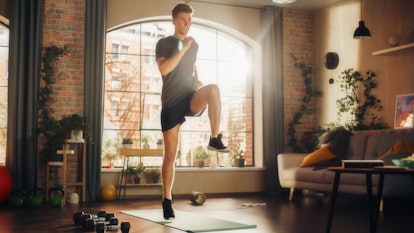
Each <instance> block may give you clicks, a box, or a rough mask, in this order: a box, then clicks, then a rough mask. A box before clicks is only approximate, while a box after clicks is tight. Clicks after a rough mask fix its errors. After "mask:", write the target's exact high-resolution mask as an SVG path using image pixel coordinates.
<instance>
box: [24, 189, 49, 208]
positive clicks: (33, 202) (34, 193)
mask: <svg viewBox="0 0 414 233" xmlns="http://www.w3.org/2000/svg"><path fill="white" fill-rule="evenodd" d="M26 199H27V203H28V204H29V205H30V206H32V207H40V206H42V205H43V203H44V200H45V194H44V191H43V189H41V188H32V189H31V190H29V192H28V196H27V197H26Z"/></svg>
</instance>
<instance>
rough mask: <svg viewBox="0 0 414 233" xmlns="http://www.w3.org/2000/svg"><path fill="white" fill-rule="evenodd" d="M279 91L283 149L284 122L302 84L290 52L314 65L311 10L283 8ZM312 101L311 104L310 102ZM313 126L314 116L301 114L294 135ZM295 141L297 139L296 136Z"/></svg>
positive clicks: (299, 99)
mask: <svg viewBox="0 0 414 233" xmlns="http://www.w3.org/2000/svg"><path fill="white" fill-rule="evenodd" d="M282 38H283V90H284V101H283V102H284V106H283V107H284V127H285V133H284V135H285V151H290V150H289V149H290V148H288V147H287V143H288V139H289V138H288V137H287V129H288V123H289V122H290V121H291V120H292V118H293V115H294V114H295V113H296V112H297V111H298V109H299V106H300V105H301V104H302V97H303V95H304V87H305V85H304V83H303V80H302V76H301V70H300V69H297V68H295V67H294V59H293V58H292V55H294V56H295V57H296V58H297V59H298V60H299V61H300V62H302V63H304V64H305V65H308V66H312V67H313V65H314V60H313V59H314V58H313V57H314V47H313V13H312V12H308V11H301V10H293V9H284V10H283V35H282ZM312 104H313V103H312ZM314 127H315V117H314V115H312V116H307V115H304V116H303V117H302V119H301V124H299V125H298V126H297V127H296V135H297V137H296V138H298V136H300V135H302V134H303V132H305V131H308V130H311V129H313V128H314ZM298 141H299V139H298Z"/></svg>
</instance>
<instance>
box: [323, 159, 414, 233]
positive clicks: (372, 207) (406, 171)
mask: <svg viewBox="0 0 414 233" xmlns="http://www.w3.org/2000/svg"><path fill="white" fill-rule="evenodd" d="M328 169H329V170H330V171H332V172H335V178H334V183H333V186H332V196H331V202H330V207H329V215H328V222H327V224H326V233H329V232H330V231H331V224H332V217H333V213H334V209H335V202H336V197H337V194H338V187H339V181H340V178H341V174H343V173H357V174H365V176H366V186H367V195H368V202H369V220H370V232H371V233H375V232H376V230H377V229H376V228H377V220H378V212H379V206H380V201H381V198H382V189H383V186H384V178H385V175H411V176H412V177H413V179H414V169H412V168H401V167H390V166H384V167H375V168H343V167H329V168H328ZM372 175H379V182H378V191H377V196H376V197H375V196H373V194H372ZM413 185H414V183H413Z"/></svg>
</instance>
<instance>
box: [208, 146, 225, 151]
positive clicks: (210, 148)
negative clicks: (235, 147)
mask: <svg viewBox="0 0 414 233" xmlns="http://www.w3.org/2000/svg"><path fill="white" fill-rule="evenodd" d="M207 149H209V150H212V151H217V152H220V153H229V152H230V150H229V149H228V148H225V149H217V148H215V147H212V146H208V147H207Z"/></svg>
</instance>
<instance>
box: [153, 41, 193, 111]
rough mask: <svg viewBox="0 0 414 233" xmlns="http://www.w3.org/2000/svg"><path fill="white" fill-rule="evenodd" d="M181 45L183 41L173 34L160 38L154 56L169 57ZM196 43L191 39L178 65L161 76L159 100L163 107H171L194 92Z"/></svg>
mask: <svg viewBox="0 0 414 233" xmlns="http://www.w3.org/2000/svg"><path fill="white" fill-rule="evenodd" d="M182 46H183V41H182V40H179V39H177V38H175V37H173V36H169V37H166V38H163V39H160V40H159V41H158V42H157V46H156V50H155V53H156V58H157V59H158V58H159V57H165V58H169V57H171V56H172V55H173V54H175V53H177V52H178V51H179V50H180V49H181V48H182ZM197 51H198V44H197V43H196V42H195V41H193V43H192V44H191V47H190V48H189V49H188V50H187V51H186V52H185V54H184V56H183V57H182V58H181V60H180V62H179V63H178V65H177V66H176V67H175V68H174V70H172V71H171V72H170V73H168V74H167V75H165V76H163V77H162V82H163V85H162V92H161V102H162V107H163V108H170V107H173V106H174V105H175V104H176V103H177V102H178V101H180V100H182V99H184V98H185V97H187V96H188V95H189V94H190V93H192V92H194V90H195V88H194V65H195V62H196V57H197Z"/></svg>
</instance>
